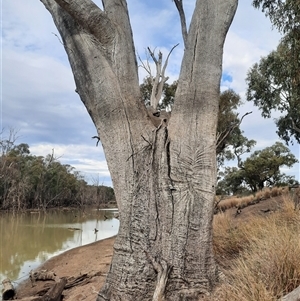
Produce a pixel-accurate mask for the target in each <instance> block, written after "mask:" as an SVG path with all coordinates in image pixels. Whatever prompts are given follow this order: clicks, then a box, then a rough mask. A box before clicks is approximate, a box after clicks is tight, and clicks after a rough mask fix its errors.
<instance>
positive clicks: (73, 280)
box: [65, 272, 101, 289]
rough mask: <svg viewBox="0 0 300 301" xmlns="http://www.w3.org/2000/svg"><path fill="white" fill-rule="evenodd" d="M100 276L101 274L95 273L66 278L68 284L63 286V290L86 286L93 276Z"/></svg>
mask: <svg viewBox="0 0 300 301" xmlns="http://www.w3.org/2000/svg"><path fill="white" fill-rule="evenodd" d="M100 275H101V272H96V273H93V274H82V275H79V276H77V277H70V278H68V282H67V284H66V286H65V289H70V288H72V287H74V286H77V285H84V284H87V283H89V282H90V281H91V279H92V278H93V277H95V276H100Z"/></svg>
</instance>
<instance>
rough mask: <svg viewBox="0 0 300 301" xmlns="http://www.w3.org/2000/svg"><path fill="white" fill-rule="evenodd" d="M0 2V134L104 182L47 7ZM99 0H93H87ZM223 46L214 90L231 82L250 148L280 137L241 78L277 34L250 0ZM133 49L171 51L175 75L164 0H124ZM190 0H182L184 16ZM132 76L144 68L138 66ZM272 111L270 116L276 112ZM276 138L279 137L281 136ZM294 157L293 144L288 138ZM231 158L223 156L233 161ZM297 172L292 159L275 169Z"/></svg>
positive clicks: (174, 71)
mask: <svg viewBox="0 0 300 301" xmlns="http://www.w3.org/2000/svg"><path fill="white" fill-rule="evenodd" d="M0 2H1V36H2V39H1V53H0V55H1V60H0V62H1V65H0V70H1V81H0V82H1V83H0V84H1V86H0V92H1V93H0V97H1V99H0V100H1V102H0V105H1V107H0V122H1V124H0V127H1V129H2V137H1V139H5V138H6V137H7V136H8V133H9V129H11V128H12V129H14V130H15V131H16V132H17V134H16V136H17V137H18V139H17V141H16V144H19V143H27V144H29V146H30V151H31V153H32V154H33V155H38V156H39V155H41V156H46V155H47V154H50V153H52V151H53V152H54V155H55V157H57V158H58V159H59V161H60V162H61V163H62V164H70V165H72V166H73V167H75V168H76V170H77V171H80V172H81V174H82V175H83V176H84V177H85V179H86V181H88V182H89V183H91V184H94V183H99V184H103V185H109V186H111V185H112V183H111V179H110V175H109V171H108V168H107V164H106V161H105V155H104V153H103V149H102V147H101V145H100V144H99V146H98V147H96V141H95V140H93V139H91V137H92V136H94V135H97V133H96V130H95V127H94V125H93V123H92V121H91V119H90V116H89V115H88V113H87V111H86V109H85V107H84V106H83V104H82V103H81V101H80V98H79V96H78V94H77V93H76V92H75V83H74V80H73V75H72V72H71V69H70V67H69V62H68V60H67V56H66V54H65V51H64V48H63V46H62V44H61V40H60V38H59V34H58V31H57V30H56V28H55V26H54V24H53V21H52V18H51V16H50V14H49V12H48V11H47V10H46V9H45V7H44V6H43V4H42V3H41V2H40V1H38V0H26V1H24V0H0ZM94 2H95V3H96V4H97V5H99V6H101V1H94ZM239 2H240V3H239V6H238V10H237V13H236V16H235V19H234V21H233V23H232V26H231V28H230V30H229V32H228V35H227V39H226V42H225V47H224V56H223V76H222V82H221V90H222V91H223V90H225V89H228V88H230V89H233V90H234V91H235V92H236V93H238V94H239V95H240V96H241V98H242V100H243V102H244V104H243V105H242V106H241V107H240V108H239V109H238V111H239V113H240V116H242V115H244V114H245V113H246V112H249V111H252V112H253V113H252V114H251V115H249V116H247V117H246V118H244V120H243V123H242V125H241V129H242V130H243V131H244V135H245V136H246V137H247V138H248V139H254V140H256V141H257V144H256V146H255V148H254V149H253V151H254V150H259V149H263V148H265V147H268V146H271V145H272V144H274V143H275V142H276V141H280V139H279V138H278V136H277V134H276V126H275V124H274V120H273V119H272V118H271V119H264V118H262V117H261V114H260V112H259V111H258V109H257V108H255V107H253V105H252V104H251V103H250V102H247V101H246V100H245V92H246V89H247V86H246V82H245V78H246V75H247V72H248V70H249V68H250V67H251V66H252V65H253V64H254V63H256V62H258V61H259V59H260V58H261V57H263V56H266V55H267V54H268V53H269V52H270V51H272V50H274V49H275V48H276V46H277V44H278V42H279V39H280V35H279V33H278V32H277V31H276V29H274V30H273V29H272V26H271V23H270V21H269V20H268V19H267V18H266V17H265V16H264V14H263V13H262V12H260V11H259V10H256V9H254V8H253V7H252V6H251V2H252V1H251V0H240V1H239ZM127 3H128V8H129V12H130V19H131V25H132V29H133V36H134V41H135V48H136V52H137V53H138V54H139V56H140V57H141V58H142V59H144V58H145V49H146V48H147V47H148V46H149V47H150V48H151V49H154V48H156V49H157V50H158V49H159V50H161V51H162V52H163V54H164V55H165V57H166V55H167V54H168V52H169V50H170V49H171V48H172V47H173V46H174V45H176V44H177V43H180V44H179V46H178V47H176V48H175V50H174V51H173V52H172V55H171V57H170V59H169V65H168V68H167V72H166V73H167V75H168V76H169V77H170V80H169V83H172V81H173V80H176V79H177V77H178V73H179V69H180V64H181V59H182V55H183V42H182V37H181V29H180V21H179V17H178V13H177V10H176V7H175V5H174V2H173V1H171V0H128V1H127ZM194 5H195V0H185V1H184V7H185V12H186V15H187V21H188V22H189V20H190V18H191V14H192V11H193V8H194ZM139 71H140V79H141V80H142V78H143V77H145V75H146V73H145V70H143V69H142V68H139ZM273 117H276V113H275V114H274V116H273ZM282 142H283V141H282ZM290 149H291V151H292V153H293V154H294V155H295V156H296V157H297V158H299V155H300V154H299V144H297V143H295V145H294V146H290ZM234 164H235V163H234V162H228V165H230V166H233V165H234ZM282 171H283V172H285V173H286V174H288V175H293V176H295V178H296V179H297V180H299V174H300V171H299V163H298V164H295V165H294V166H293V167H292V168H291V169H283V170H282Z"/></svg>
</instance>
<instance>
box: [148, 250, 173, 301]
mask: <svg viewBox="0 0 300 301" xmlns="http://www.w3.org/2000/svg"><path fill="white" fill-rule="evenodd" d="M145 253H146V256H147V258H148V259H149V260H150V261H151V264H152V266H153V268H154V270H155V271H156V272H157V282H156V287H155V290H154V294H153V298H152V301H164V300H165V289H166V285H167V281H168V277H169V273H170V271H171V266H169V265H168V263H167V262H166V261H165V260H164V259H161V260H160V261H157V260H155V258H154V257H153V256H151V255H150V254H149V253H148V252H147V251H145Z"/></svg>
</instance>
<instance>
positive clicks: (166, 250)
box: [41, 0, 238, 301]
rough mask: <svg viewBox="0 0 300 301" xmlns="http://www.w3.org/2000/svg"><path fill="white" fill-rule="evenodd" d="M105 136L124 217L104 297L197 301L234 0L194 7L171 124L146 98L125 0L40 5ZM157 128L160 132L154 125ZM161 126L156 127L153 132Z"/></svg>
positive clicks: (207, 264) (205, 274) (204, 287)
mask: <svg viewBox="0 0 300 301" xmlns="http://www.w3.org/2000/svg"><path fill="white" fill-rule="evenodd" d="M41 1H42V2H43V3H44V5H45V6H46V8H47V9H48V10H49V11H50V13H51V14H52V16H53V19H54V22H55V24H56V26H57V28H58V30H59V32H60V34H61V36H62V40H63V43H64V46H65V50H66V52H67V54H68V57H69V61H70V64H71V67H72V70H73V74H74V78H75V82H76V87H77V92H78V93H79V95H80V97H81V100H82V101H83V103H84V104H85V106H86V108H87V110H88V112H89V114H90V115H91V118H92V119H93V121H94V124H95V126H96V128H97V130H98V134H99V137H100V139H101V142H102V145H103V148H104V151H105V154H106V159H107V163H108V167H109V170H110V173H111V177H112V181H113V185H114V189H115V194H116V199H117V202H118V207H119V211H120V229H119V234H118V237H117V239H116V242H115V245H114V255H113V259H112V264H111V267H110V271H109V274H108V276H107V279H106V284H105V285H104V287H103V288H102V290H101V291H100V292H99V296H98V299H97V300H98V301H100V300H101V301H102V300H135V301H139V300H172V301H176V300H197V298H198V297H199V295H200V294H201V293H203V292H207V291H209V290H211V289H212V288H213V286H214V284H215V283H216V281H217V278H218V277H217V268H216V264H215V261H214V257H213V252H212V217H213V199H214V194H215V181H216V154H215V144H216V125H217V117H218V100H219V85H220V77H221V71H222V70H221V69H222V54H223V44H224V39H225V36H226V33H227V30H228V28H229V26H230V24H231V21H232V18H233V16H234V13H235V10H236V6H237V2H238V0H227V1H224V0H198V1H196V6H195V11H194V14H193V18H192V21H191V26H190V29H189V32H188V37H187V43H186V49H185V53H184V58H183V63H182V68H181V73H180V77H179V80H178V88H177V92H176V97H175V105H174V108H173V111H172V116H171V118H170V120H169V121H166V120H158V121H159V122H158V123H157V120H156V122H153V119H154V118H156V117H154V116H149V115H148V111H147V110H146V108H145V105H144V104H143V103H142V101H141V97H140V91H139V83H138V73H137V64H136V57H135V50H134V45H133V40H132V33H131V27H130V22H129V17H128V11H127V4H126V1H125V0H103V1H102V2H103V10H101V9H99V8H98V7H96V6H95V5H94V4H93V2H91V1H90V0H41ZM155 124H156V126H155ZM157 124H159V125H158V126H157Z"/></svg>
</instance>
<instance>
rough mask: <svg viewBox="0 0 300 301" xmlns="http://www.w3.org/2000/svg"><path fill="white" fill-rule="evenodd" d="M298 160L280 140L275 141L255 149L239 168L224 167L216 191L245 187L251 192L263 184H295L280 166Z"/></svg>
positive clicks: (289, 164)
mask: <svg viewBox="0 0 300 301" xmlns="http://www.w3.org/2000/svg"><path fill="white" fill-rule="evenodd" d="M296 162H298V160H297V159H296V157H295V156H294V155H293V154H292V153H291V152H290V150H289V149H288V148H287V147H286V146H284V145H283V144H282V143H281V142H276V143H275V144H274V145H272V146H270V147H266V148H265V149H263V150H259V151H255V152H254V153H253V154H251V156H250V157H248V158H247V159H246V160H245V161H240V168H236V167H233V168H225V172H223V174H221V175H220V176H221V177H222V179H221V180H220V181H219V183H218V192H219V193H223V194H224V193H225V194H236V193H241V192H243V191H244V190H245V188H247V187H248V188H250V189H251V191H252V192H256V191H258V190H261V189H263V188H264V187H265V186H284V185H290V184H295V183H296V181H295V179H294V178H293V177H291V176H287V175H285V174H284V173H282V172H281V171H280V168H282V167H284V166H285V167H292V166H293V165H294V164H295V163H296Z"/></svg>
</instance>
